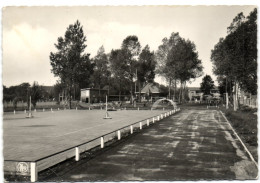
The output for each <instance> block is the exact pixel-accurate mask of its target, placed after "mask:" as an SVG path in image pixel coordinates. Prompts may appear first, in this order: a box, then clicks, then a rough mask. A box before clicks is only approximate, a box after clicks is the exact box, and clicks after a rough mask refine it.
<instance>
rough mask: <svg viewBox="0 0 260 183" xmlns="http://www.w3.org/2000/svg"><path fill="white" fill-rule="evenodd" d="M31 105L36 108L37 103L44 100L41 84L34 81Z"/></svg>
mask: <svg viewBox="0 0 260 183" xmlns="http://www.w3.org/2000/svg"><path fill="white" fill-rule="evenodd" d="M30 96H31V103H32V104H33V107H34V108H36V103H37V102H38V101H39V100H40V99H41V98H42V90H41V87H40V86H39V84H38V83H37V82H36V81H34V82H33V85H32V87H31V89H30Z"/></svg>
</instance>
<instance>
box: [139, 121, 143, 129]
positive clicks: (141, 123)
mask: <svg viewBox="0 0 260 183" xmlns="http://www.w3.org/2000/svg"><path fill="white" fill-rule="evenodd" d="M139 124H140V130H142V127H143V125H142V122H140V123H139Z"/></svg>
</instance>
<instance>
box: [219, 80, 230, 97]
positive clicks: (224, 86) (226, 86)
mask: <svg viewBox="0 0 260 183" xmlns="http://www.w3.org/2000/svg"><path fill="white" fill-rule="evenodd" d="M233 86H234V83H233V82H232V81H229V80H228V79H227V78H226V77H218V89H219V93H220V94H221V95H223V94H224V93H226V92H227V93H228V95H229V96H231V93H232V89H233Z"/></svg>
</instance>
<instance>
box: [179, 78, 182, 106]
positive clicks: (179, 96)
mask: <svg viewBox="0 0 260 183" xmlns="http://www.w3.org/2000/svg"><path fill="white" fill-rule="evenodd" d="M180 84H181V86H180V89H179V103H181V92H182V91H181V89H182V82H181V83H180Z"/></svg>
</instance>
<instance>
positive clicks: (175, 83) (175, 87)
mask: <svg viewBox="0 0 260 183" xmlns="http://www.w3.org/2000/svg"><path fill="white" fill-rule="evenodd" d="M176 89H177V81H176V79H175V81H174V94H173V101H175V96H176Z"/></svg>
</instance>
